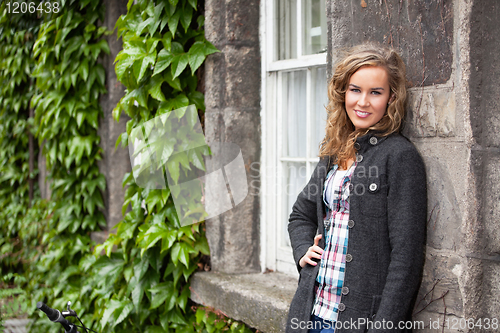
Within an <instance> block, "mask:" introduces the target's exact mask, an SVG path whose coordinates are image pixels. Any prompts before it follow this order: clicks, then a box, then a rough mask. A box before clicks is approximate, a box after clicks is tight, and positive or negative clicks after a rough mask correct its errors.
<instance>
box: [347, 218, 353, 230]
mask: <svg viewBox="0 0 500 333" xmlns="http://www.w3.org/2000/svg"><path fill="white" fill-rule="evenodd" d="M347 226H348V227H349V228H352V227H354V220H349V222H347Z"/></svg>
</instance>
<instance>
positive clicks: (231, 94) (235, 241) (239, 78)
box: [205, 0, 261, 273]
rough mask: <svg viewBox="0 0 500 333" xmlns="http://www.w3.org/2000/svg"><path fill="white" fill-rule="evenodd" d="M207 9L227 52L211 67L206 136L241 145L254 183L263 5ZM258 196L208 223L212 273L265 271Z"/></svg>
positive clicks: (222, 1) (208, 25) (211, 35)
mask: <svg viewBox="0 0 500 333" xmlns="http://www.w3.org/2000/svg"><path fill="white" fill-rule="evenodd" d="M205 11H206V13H205V14H206V15H205V16H206V19H205V34H206V37H207V39H208V40H209V41H211V42H212V43H213V44H214V45H215V46H216V47H217V48H218V49H219V50H220V51H221V52H220V53H216V54H213V55H210V56H209V57H208V59H207V61H206V63H205V103H206V113H205V135H206V138H207V142H209V143H210V142H230V143H234V144H237V145H238V146H239V147H240V148H241V151H242V154H243V159H244V162H245V166H246V168H247V178H248V180H250V178H249V171H250V165H251V164H252V163H254V162H260V152H261V131H260V128H261V120H260V85H261V78H260V66H261V65H260V51H259V1H258V0H250V1H248V0H206V1H205ZM253 169H254V170H255V169H256V166H255V165H254V166H253ZM248 183H249V182H248ZM256 192H258V189H253V188H249V194H248V196H247V197H246V199H245V200H244V201H243V202H242V203H240V204H239V205H237V206H236V207H235V208H233V209H232V210H230V211H228V212H226V213H223V214H221V215H219V216H218V217H215V218H212V219H210V220H208V221H207V223H206V228H207V238H208V242H209V245H210V251H211V254H210V258H211V264H212V270H214V271H218V272H223V273H245V272H258V271H260V262H259V247H260V244H259V243H260V242H259V237H260V236H259V223H260V221H259V220H260V219H259V213H260V207H259V197H258V195H257V193H256Z"/></svg>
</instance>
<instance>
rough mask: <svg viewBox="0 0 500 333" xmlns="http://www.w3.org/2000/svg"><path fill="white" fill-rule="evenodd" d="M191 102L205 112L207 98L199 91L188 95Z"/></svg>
mask: <svg viewBox="0 0 500 333" xmlns="http://www.w3.org/2000/svg"><path fill="white" fill-rule="evenodd" d="M188 97H189V102H190V103H194V105H195V106H196V108H197V109H198V110H203V111H205V96H204V95H203V94H202V93H201V92H199V91H192V92H190V93H189V94H188Z"/></svg>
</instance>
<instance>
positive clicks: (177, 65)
mask: <svg viewBox="0 0 500 333" xmlns="http://www.w3.org/2000/svg"><path fill="white" fill-rule="evenodd" d="M188 62H189V56H188V54H187V53H183V54H181V55H177V56H174V58H173V59H172V77H173V78H174V79H175V78H176V77H178V76H179V75H181V73H182V72H183V71H184V69H185V68H186V66H187V64H188Z"/></svg>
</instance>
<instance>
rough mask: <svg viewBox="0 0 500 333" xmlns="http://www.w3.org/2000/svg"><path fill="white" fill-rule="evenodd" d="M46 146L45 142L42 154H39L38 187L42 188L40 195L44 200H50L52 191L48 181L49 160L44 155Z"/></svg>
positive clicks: (41, 148)
mask: <svg viewBox="0 0 500 333" xmlns="http://www.w3.org/2000/svg"><path fill="white" fill-rule="evenodd" d="M44 145H45V141H43V143H42V145H41V147H40V152H39V153H38V170H39V173H38V186H39V187H40V195H41V197H42V199H50V196H51V191H50V182H49V180H48V179H47V175H48V172H47V159H46V158H45V156H43V154H42V150H43V146H44Z"/></svg>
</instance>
